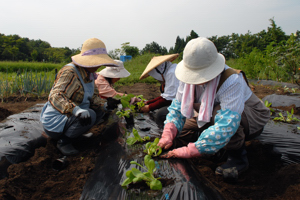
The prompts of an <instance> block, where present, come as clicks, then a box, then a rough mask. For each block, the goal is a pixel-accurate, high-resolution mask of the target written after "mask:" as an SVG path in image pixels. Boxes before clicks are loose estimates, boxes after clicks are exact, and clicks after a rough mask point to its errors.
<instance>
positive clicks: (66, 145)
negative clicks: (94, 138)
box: [57, 137, 79, 156]
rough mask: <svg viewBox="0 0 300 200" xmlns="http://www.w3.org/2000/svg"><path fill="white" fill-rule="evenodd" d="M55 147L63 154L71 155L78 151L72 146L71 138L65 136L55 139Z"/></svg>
mask: <svg viewBox="0 0 300 200" xmlns="http://www.w3.org/2000/svg"><path fill="white" fill-rule="evenodd" d="M57 148H58V149H59V150H60V152H61V153H62V154H63V155H65V156H71V155H75V154H78V153H79V151H78V150H76V149H75V148H74V147H73V145H72V143H71V139H70V138H67V137H64V138H61V139H60V140H58V141H57Z"/></svg>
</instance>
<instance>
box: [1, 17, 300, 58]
mask: <svg viewBox="0 0 300 200" xmlns="http://www.w3.org/2000/svg"><path fill="white" fill-rule="evenodd" d="M197 37H199V35H198V34H197V33H196V32H195V31H193V30H192V31H191V32H190V35H188V36H186V38H181V37H179V36H177V38H176V40H175V46H174V47H171V48H170V49H169V50H167V48H166V47H163V46H160V45H159V44H158V43H156V42H154V41H153V42H152V43H150V44H146V46H145V47H144V48H143V49H141V50H140V49H138V48H137V47H134V46H130V43H129V42H126V43H123V44H121V48H120V49H115V50H111V51H110V52H109V55H110V56H111V57H113V58H115V59H118V58H119V56H120V55H131V56H132V57H136V56H138V55H142V54H145V53H155V54H160V55H166V54H173V53H179V54H180V58H182V52H183V49H184V47H185V45H186V44H187V43H188V42H189V41H190V40H191V39H194V38H197ZM289 38H290V36H289V35H286V34H285V32H284V31H283V30H282V29H281V28H280V27H278V26H277V25H276V23H275V21H274V19H270V26H269V27H268V28H267V30H262V31H260V32H259V33H256V34H252V33H251V32H250V31H248V32H247V33H246V34H237V33H232V34H231V35H227V36H217V35H216V36H212V37H208V39H210V40H211V41H213V42H214V44H215V45H216V47H217V49H218V51H219V52H220V53H221V54H223V55H224V56H225V58H226V59H230V58H242V57H245V56H247V55H249V54H250V53H251V52H252V51H253V50H256V51H261V52H262V51H265V50H266V49H267V47H268V45H270V44H272V45H273V46H278V45H282V44H284V43H286V42H287V41H288V40H289ZM294 38H295V42H297V43H299V41H300V31H298V30H297V31H296V32H295V33H294ZM79 52H80V48H77V49H70V48H68V47H64V48H56V47H51V45H50V44H49V43H48V42H46V41H42V40H40V39H39V40H30V39H28V38H21V37H20V36H18V35H4V34H1V33H0V60H1V61H37V62H53V63H61V62H69V61H70V57H71V56H72V55H74V54H77V53H79Z"/></svg>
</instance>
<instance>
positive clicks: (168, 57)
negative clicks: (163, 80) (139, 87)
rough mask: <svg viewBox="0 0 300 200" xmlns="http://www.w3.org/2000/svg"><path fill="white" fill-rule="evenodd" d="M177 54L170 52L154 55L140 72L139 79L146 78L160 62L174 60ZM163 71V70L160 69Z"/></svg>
mask: <svg viewBox="0 0 300 200" xmlns="http://www.w3.org/2000/svg"><path fill="white" fill-rule="evenodd" d="M178 56H179V54H170V55H164V56H154V57H153V58H152V59H151V61H150V62H149V64H148V65H147V67H146V69H145V70H144V72H143V73H142V75H141V77H140V80H142V79H144V78H147V77H148V76H149V72H150V71H152V70H153V69H155V68H156V67H158V66H160V65H161V64H162V63H164V62H166V61H169V62H172V61H173V60H175V59H176V58H177V57H178ZM161 72H163V70H162V71H161Z"/></svg>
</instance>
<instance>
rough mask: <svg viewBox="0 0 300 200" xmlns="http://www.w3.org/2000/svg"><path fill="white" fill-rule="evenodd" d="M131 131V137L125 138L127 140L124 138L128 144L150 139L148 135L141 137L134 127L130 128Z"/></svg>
mask: <svg viewBox="0 0 300 200" xmlns="http://www.w3.org/2000/svg"><path fill="white" fill-rule="evenodd" d="M132 133H133V137H130V138H127V140H126V143H127V144H128V145H133V144H135V143H137V142H145V141H147V140H150V137H149V136H145V137H143V138H142V137H141V136H140V135H139V132H138V131H137V130H136V129H135V128H133V129H132Z"/></svg>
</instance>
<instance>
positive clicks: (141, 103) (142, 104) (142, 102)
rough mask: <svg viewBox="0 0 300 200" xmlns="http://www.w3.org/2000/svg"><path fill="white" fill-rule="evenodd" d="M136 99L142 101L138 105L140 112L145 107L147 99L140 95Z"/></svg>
mask: <svg viewBox="0 0 300 200" xmlns="http://www.w3.org/2000/svg"><path fill="white" fill-rule="evenodd" d="M136 97H137V98H140V99H141V101H139V102H137V103H136V105H137V108H138V110H140V109H141V108H142V107H144V106H145V101H146V99H144V98H143V95H138V96H136Z"/></svg>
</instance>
